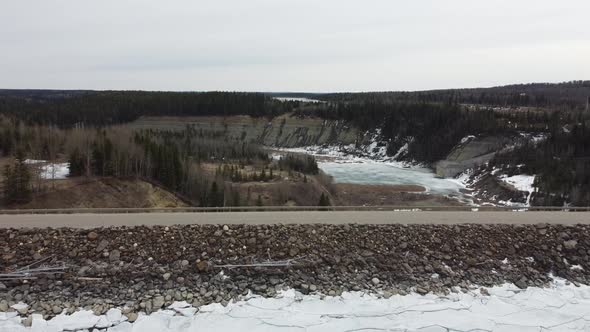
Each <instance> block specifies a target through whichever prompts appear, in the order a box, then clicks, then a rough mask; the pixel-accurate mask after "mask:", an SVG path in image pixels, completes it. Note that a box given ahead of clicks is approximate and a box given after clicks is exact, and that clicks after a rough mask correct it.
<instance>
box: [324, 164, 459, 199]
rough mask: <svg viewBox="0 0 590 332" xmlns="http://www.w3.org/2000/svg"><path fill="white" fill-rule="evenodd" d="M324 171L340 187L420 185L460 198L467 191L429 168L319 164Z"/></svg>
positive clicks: (433, 191) (391, 165)
mask: <svg viewBox="0 0 590 332" xmlns="http://www.w3.org/2000/svg"><path fill="white" fill-rule="evenodd" d="M318 165H319V167H320V169H322V170H323V171H324V172H325V173H327V174H329V175H331V176H333V177H334V181H335V182H336V183H356V184H384V185H409V184H414V185H419V186H423V187H425V188H426V190H427V191H428V192H432V193H436V194H444V195H450V194H459V189H461V188H463V186H462V185H461V184H459V183H458V182H457V181H453V180H449V179H441V178H437V177H435V175H434V173H433V172H432V171H431V170H430V169H427V168H419V167H412V168H404V167H402V166H401V165H398V164H394V163H388V162H379V161H363V162H339V161H329V162H320V163H318Z"/></svg>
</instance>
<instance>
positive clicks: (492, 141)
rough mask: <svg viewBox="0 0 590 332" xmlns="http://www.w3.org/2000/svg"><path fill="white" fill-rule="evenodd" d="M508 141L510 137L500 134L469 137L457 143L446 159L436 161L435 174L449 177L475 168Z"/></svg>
mask: <svg viewBox="0 0 590 332" xmlns="http://www.w3.org/2000/svg"><path fill="white" fill-rule="evenodd" d="M509 143H510V138H508V137H501V136H487V137H481V138H476V137H469V138H466V139H465V140H464V141H463V142H462V143H460V144H458V145H457V146H455V148H453V150H452V151H451V152H450V153H449V155H448V156H447V158H446V159H444V160H441V161H439V162H437V163H436V165H435V170H436V174H437V175H438V176H441V177H445V178H449V177H454V176H457V175H459V174H460V173H462V172H463V171H465V170H467V169H470V168H476V167H478V166H480V165H483V164H485V163H487V162H488V161H490V160H491V159H492V158H494V156H495V155H496V153H497V152H498V151H500V150H501V149H502V148H504V147H505V146H506V145H508V144H509Z"/></svg>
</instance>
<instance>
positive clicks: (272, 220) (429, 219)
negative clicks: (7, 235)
mask: <svg viewBox="0 0 590 332" xmlns="http://www.w3.org/2000/svg"><path fill="white" fill-rule="evenodd" d="M342 223H359V224H390V223H394V224H466V223H478V224H484V223H485V224H537V223H548V224H590V213H589V212H546V211H529V212H467V211H442V212H441V211H416V212H410V211H399V212H398V211H395V212H393V211H335V212H333V211H329V212H328V211H297V212H291V211H288V212H210V213H129V214H110V213H109V214H47V215H0V228H19V227H28V228H30V227H75V228H95V227H102V226H138V225H175V224H228V225H232V224H342Z"/></svg>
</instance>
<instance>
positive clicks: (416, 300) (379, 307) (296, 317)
mask: <svg viewBox="0 0 590 332" xmlns="http://www.w3.org/2000/svg"><path fill="white" fill-rule="evenodd" d="M486 292H487V293H489V296H487V295H482V293H486ZM195 312H196V309H195V308H192V307H190V306H189V305H188V304H187V303H186V302H177V303H174V304H173V305H172V306H170V307H169V308H168V309H167V310H163V311H159V312H157V313H154V314H151V315H149V316H146V315H142V314H140V316H139V318H138V319H137V321H135V322H134V323H129V322H126V321H125V320H126V317H125V316H124V315H122V314H121V311H120V310H118V309H112V310H110V311H109V312H108V313H107V314H106V315H103V316H95V315H93V314H92V312H91V311H79V312H77V313H74V314H73V315H65V314H62V315H59V316H57V317H55V318H53V319H51V320H49V321H45V320H43V319H42V318H41V317H40V316H39V315H37V316H35V317H34V318H33V323H32V327H31V328H25V327H24V326H23V325H22V324H21V323H20V318H18V317H16V314H15V313H2V314H0V332H25V331H35V332H37V331H39V332H40V331H52V332H61V331H79V330H92V329H94V328H103V329H105V328H108V329H107V330H106V331H109V332H132V331H141V332H167V331H168V332H180V331H183V332H185V331H187V332H188V331H232V332H233V331H249V332H256V331H301V330H305V331H321V332H323V331H353V330H354V331H360V330H367V331H376V330H408V331H449V330H456V331H475V330H478V331H479V330H481V331H540V330H543V331H588V330H589V329H590V287H588V286H584V285H582V286H580V287H576V286H574V285H571V284H567V283H566V282H564V281H563V280H555V282H554V284H553V285H551V287H549V288H535V287H533V288H528V289H526V290H522V289H519V288H517V287H515V286H514V285H510V284H506V285H503V286H499V287H493V288H488V289H486V290H484V291H480V290H478V289H474V290H472V291H471V292H470V293H466V294H465V293H460V292H459V293H451V294H449V295H446V296H437V295H433V294H427V295H426V296H421V295H418V294H416V293H412V294H409V295H405V296H400V295H394V296H391V297H389V298H384V297H377V296H374V295H367V294H363V293H361V292H354V293H344V294H343V295H342V296H336V297H330V296H327V297H322V296H320V295H302V294H300V293H297V292H295V291H294V290H287V291H284V292H282V293H281V294H280V295H279V296H278V297H276V298H262V297H258V296H253V297H250V298H249V299H246V300H243V301H239V302H236V303H230V304H229V305H228V306H227V307H223V306H222V305H220V304H211V305H206V306H202V307H200V308H199V310H198V312H196V314H195Z"/></svg>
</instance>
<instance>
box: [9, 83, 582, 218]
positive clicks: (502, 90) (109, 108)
mask: <svg viewBox="0 0 590 332" xmlns="http://www.w3.org/2000/svg"><path fill="white" fill-rule="evenodd" d="M277 95H280V94H277ZM588 95H590V81H576V82H569V83H561V84H527V85H512V86H505V87H497V88H489V89H463V90H439V91H425V92H383V93H360V94H359V93H353V94H324V95H320V94H313V95H310V94H307V95H306V96H307V97H313V98H315V99H323V100H325V101H326V102H321V103H307V102H300V101H290V102H281V101H278V100H276V99H274V98H273V96H274V95H269V94H262V93H240V92H201V93H197V92H143V91H50V90H47V91H45V90H0V116H2V118H1V119H0V150H1V152H2V154H3V155H5V156H15V155H17V153H21V154H24V155H26V156H27V158H33V159H41V160H56V159H59V158H60V156H61V158H62V159H66V160H67V161H69V163H70V170H71V174H72V175H74V176H100V177H118V178H125V177H139V178H144V179H147V180H150V181H154V182H156V183H158V184H159V185H162V186H164V187H166V188H168V189H170V190H172V191H174V192H175V193H177V194H179V195H182V196H183V197H184V198H186V199H187V200H189V201H192V202H193V203H194V204H196V205H203V206H215V205H227V204H229V205H232V204H233V205H236V204H252V203H253V202H255V203H256V202H257V201H261V202H262V200H263V195H262V194H261V195H260V198H259V199H257V198H256V197H252V194H251V192H250V189H248V190H249V191H248V193H247V196H248V198H247V199H244V198H243V197H239V196H240V195H242V194H243V193H242V192H241V191H240V190H241V189H239V184H240V183H244V182H249V181H254V182H261V183H267V182H272V181H273V180H275V179H280V178H281V174H282V173H281V172H289V174H283V175H284V176H285V178H288V177H291V172H295V173H298V174H309V175H315V173H316V172H315V171H313V170H314V169H317V165H316V166H315V167H314V165H313V163H314V161H310V160H297V159H292V158H291V157H290V158H288V159H285V160H282V161H280V162H277V161H272V160H271V159H270V158H269V157H268V155H267V152H266V151H264V150H263V149H262V147H260V146H258V145H257V144H256V142H254V141H253V140H252V139H251V138H250V139H246V138H245V137H246V136H245V135H237V136H236V135H234V136H232V137H229V136H228V135H227V132H226V131H227V128H225V129H224V127H223V126H220V127H217V128H216V129H212V128H206V126H205V127H201V128H199V129H196V128H195V127H191V126H186V127H184V128H176V129H175V130H167V129H165V128H160V129H158V130H149V129H148V130H137V129H131V128H130V126H127V125H126V124H127V123H129V122H131V121H134V120H136V119H138V118H139V117H141V116H155V117H158V116H175V117H179V118H182V117H184V116H205V115H207V116H219V117H223V118H225V117H230V116H234V115H248V116H251V117H257V118H261V119H264V120H262V121H263V125H262V127H264V128H263V129H264V130H263V131H264V132H266V128H268V127H271V126H273V122H272V121H270V120H271V119H272V118H276V117H277V116H279V115H281V116H283V115H284V116H287V115H285V114H286V113H289V114H288V115H289V116H293V117H295V118H300V119H308V118H314V119H316V120H317V119H324V120H330V121H332V122H335V123H338V124H339V125H338V126H332V127H329V128H332V129H331V131H332V132H330V129H329V128H328V127H326V128H328V129H329V130H323V132H322V135H329V136H330V137H337V135H336V134H337V133H335V132H334V130H335V128H341V129H342V130H344V129H346V128H348V127H353V128H355V130H358V131H356V132H358V133H360V134H359V139H360V138H361V137H360V136H363V135H364V136H370V137H371V139H372V140H374V141H375V143H376V144H380V145H379V146H386V147H387V149H386V150H387V154H388V155H389V156H394V155H395V156H396V158H398V160H404V161H411V162H418V163H422V164H426V165H433V164H434V163H435V162H437V161H439V160H441V159H444V158H445V157H446V156H447V155H448V154H449V152H450V151H451V150H452V149H453V148H454V147H455V146H456V145H457V144H458V143H459V142H460V141H461V140H462V139H464V138H465V137H468V136H502V137H513V136H518V135H521V134H529V135H530V134H542V136H545V137H546V140H545V141H543V142H540V143H539V142H537V143H536V145H533V144H525V145H523V146H516V147H514V148H513V149H506V150H504V151H502V153H500V154H499V155H497V156H496V158H495V159H494V160H492V162H490V167H496V168H500V169H502V170H504V171H505V173H508V174H517V173H527V174H535V175H537V178H536V187H537V188H538V193H537V194H536V196H535V200H534V203H535V204H562V203H563V202H568V203H573V204H579V205H588V204H590V201H589V198H588V195H589V193H590V186H589V184H588V181H589V180H588V179H589V176H590V167H589V165H588V160H589V159H590V151H589V150H588V148H587V147H588V146H589V144H590V143H589V142H590V140H589V139H590V138H589V137H588V129H587V128H588V121H589V114H590V113H588V112H585V111H584V108H585V107H586V101H587V98H588V97H587V96H588ZM292 96H299V94H293V95H292ZM465 104H470V105H469V107H466V106H465ZM494 106H501V107H502V110H498V109H497V108H496V107H494ZM520 106H526V107H525V108H524V109H518V108H515V107H520ZM266 119H268V121H267V120H266ZM280 119H283V118H280ZM279 122H281V123H282V125H276V126H277V128H278V127H280V128H279V129H278V130H279V131H280V130H281V128H283V127H282V126H283V125H284V119H283V120H282V121H279ZM318 122H324V123H326V122H327V121H321V120H320V121H318ZM246 125H247V124H246ZM322 128H323V127H322ZM240 130H241V129H240ZM294 135H302V134H301V133H295V132H294ZM525 136H526V135H525ZM353 138H354V137H353ZM328 142H329V144H335V145H337V144H339V142H338V141H337V140H335V139H333V140H328ZM347 144H350V142H349V143H347ZM400 151H403V153H400ZM21 159H22V158H21ZM17 166H18V164H15V165H14V167H17ZM516 166H519V167H516ZM15 169H16V168H12V169H9V170H6V171H5V174H12V173H11V172H14V170H15ZM291 178H292V177H291ZM295 178H296V177H295ZM227 182H231V183H233V184H237V187H236V186H234V185H227ZM305 183H307V182H305ZM236 188H237V189H236ZM301 189H302V188H298V189H297V190H301ZM281 190H282V193H281V195H283V194H284V192H288V190H283V189H281ZM314 190H316V189H314ZM284 196H285V197H286V198H285V199H281V200H280V201H288V200H289V197H291V196H289V194H285V195H284ZM317 197H320V192H319V191H318V192H317ZM326 197H327V196H326Z"/></svg>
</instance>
